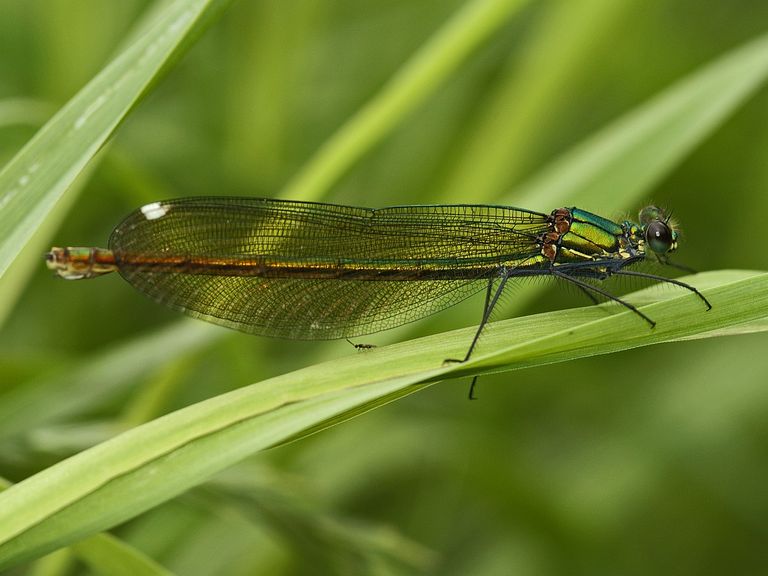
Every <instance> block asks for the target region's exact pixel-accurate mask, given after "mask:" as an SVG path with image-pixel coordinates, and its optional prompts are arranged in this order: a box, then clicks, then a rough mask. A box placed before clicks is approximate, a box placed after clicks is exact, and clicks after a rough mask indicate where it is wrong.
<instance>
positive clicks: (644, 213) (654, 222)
mask: <svg viewBox="0 0 768 576" xmlns="http://www.w3.org/2000/svg"><path fill="white" fill-rule="evenodd" d="M640 224H641V226H642V228H643V236H645V242H646V245H647V246H648V247H649V248H650V249H651V250H653V251H654V252H656V254H666V253H668V252H673V251H674V250H675V249H676V248H677V237H678V231H677V226H676V224H675V223H674V221H673V220H672V218H671V216H669V215H667V213H666V212H665V211H664V210H663V209H661V208H659V207H658V206H646V207H645V208H643V209H642V210H640Z"/></svg>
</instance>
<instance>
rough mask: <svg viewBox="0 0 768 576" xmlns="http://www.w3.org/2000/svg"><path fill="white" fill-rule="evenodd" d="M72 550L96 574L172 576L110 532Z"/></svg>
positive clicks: (74, 546) (99, 575)
mask: <svg viewBox="0 0 768 576" xmlns="http://www.w3.org/2000/svg"><path fill="white" fill-rule="evenodd" d="M72 552H73V553H74V555H75V556H76V557H77V558H78V559H80V560H81V561H82V562H83V563H84V564H85V565H86V566H88V567H89V568H90V569H91V570H92V571H93V573H94V574H97V575H98V576H171V574H172V572H170V571H169V570H166V569H165V568H163V567H162V566H161V565H160V564H158V563H157V562H155V561H154V560H152V559H151V558H149V557H148V556H147V555H146V554H144V553H142V552H141V551H139V550H137V549H136V548H134V547H133V546H129V545H128V544H126V543H125V542H123V541H122V540H119V539H117V538H115V537H114V536H111V535H110V534H97V535H96V536H92V537H91V538H88V539H86V540H83V541H82V542H78V543H77V544H75V545H73V546H72Z"/></svg>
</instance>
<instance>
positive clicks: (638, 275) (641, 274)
mask: <svg viewBox="0 0 768 576" xmlns="http://www.w3.org/2000/svg"><path fill="white" fill-rule="evenodd" d="M613 274H615V275H619V276H634V277H636V278H647V279H648V280H656V281H657V282H666V283H668V284H674V285H675V286H680V287H681V288H685V289H686V290H690V291H691V292H693V293H694V294H696V296H698V297H699V298H701V300H702V302H704V304H706V305H707V310H712V304H710V303H709V300H707V299H706V297H705V296H704V294H702V293H701V292H699V291H698V290H697V289H696V288H694V287H693V286H691V285H690V284H686V283H685V282H680V281H679V280H675V279H673V278H665V277H664V276H656V274H647V273H645V272H635V271H634V270H616V271H615V272H613Z"/></svg>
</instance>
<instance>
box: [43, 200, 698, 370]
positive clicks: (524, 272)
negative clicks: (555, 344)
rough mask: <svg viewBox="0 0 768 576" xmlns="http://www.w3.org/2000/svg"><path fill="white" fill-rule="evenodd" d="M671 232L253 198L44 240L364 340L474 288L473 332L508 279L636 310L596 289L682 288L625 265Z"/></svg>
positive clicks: (84, 271) (183, 292)
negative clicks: (72, 238) (554, 284)
mask: <svg viewBox="0 0 768 576" xmlns="http://www.w3.org/2000/svg"><path fill="white" fill-rule="evenodd" d="M677 242H678V231H677V229H676V226H675V225H674V223H673V222H672V221H671V219H670V218H669V217H668V216H667V215H666V214H665V212H664V211H663V210H661V209H660V208H657V207H655V206H649V207H647V208H644V209H643V210H641V212H640V214H639V219H638V222H632V221H629V220H625V221H622V222H614V221H612V220H608V219H606V218H603V217H601V216H598V215H596V214H592V213H590V212H586V211H584V210H580V209H578V208H558V209H556V210H553V211H552V212H551V213H549V214H545V213H541V212H534V211H531V210H524V209H521V208H514V207H509V206H492V205H471V204H466V205H463V204H462V205H433V206H429V205H425V206H419V205H415V206H395V207H390V208H382V209H372V208H359V207H354V206H341V205H336V204H324V203H314V202H295V201H287V200H270V199H262V198H238V197H197V198H184V199H177V200H166V201H163V202H154V203H152V204H148V205H146V206H143V207H142V208H139V209H138V210H136V211H134V212H133V213H131V214H130V215H129V216H128V217H127V218H126V219H125V220H123V222H121V223H120V224H119V225H118V226H117V227H116V228H115V229H114V231H113V232H112V235H111V236H110V239H109V249H102V248H52V249H51V251H50V252H49V253H48V254H47V255H46V259H47V265H48V267H49V268H51V269H52V270H55V271H56V272H57V273H58V274H59V275H60V276H62V277H63V278H67V279H80V278H92V277H94V276H100V275H102V274H106V273H109V272H113V271H115V270H116V271H117V272H119V273H120V275H122V276H123V278H125V279H126V280H127V281H128V282H129V283H130V284H132V285H133V286H134V287H135V288H137V289H138V290H140V291H141V292H144V293H145V294H147V295H148V296H149V297H150V298H152V299H154V300H156V301H158V302H160V303H162V304H165V305H166V306H168V307H170V308H173V309H175V310H180V311H182V312H184V313H186V314H189V315H190V316H194V317H196V318H201V319H203V320H207V321H209V322H213V323H215V324H220V325H223V326H227V327H229V328H235V329H237V330H242V331H244V332H249V333H251V334H259V335H265V336H277V337H285V338H295V339H310V340H315V339H334V338H349V337H354V336H361V335H365V334H370V333H373V332H378V331H380V330H385V329H388V328H393V327H395V326H399V325H401V324H405V323H407V322H411V321H413V320H416V319H418V318H422V317H424V316H426V315H428V314H431V313H433V312H437V311H438V310H441V309H443V308H446V307H448V306H451V305H453V304H456V303H457V302H459V301H461V300H463V299H465V298H467V297H469V296H470V295H472V294H474V293H476V292H479V291H482V290H485V304H484V309H483V316H482V321H481V323H480V325H479V327H478V329H477V331H476V333H475V336H474V338H473V339H472V342H471V344H470V346H469V349H468V350H467V353H466V356H465V357H464V359H463V360H461V361H466V360H467V359H469V357H470V355H471V354H472V351H473V349H474V348H475V345H476V344H477V339H478V337H479V336H480V333H481V332H482V330H483V327H484V326H485V325H486V323H487V322H488V319H489V317H490V315H491V312H492V311H493V308H494V307H495V306H496V303H497V302H498V300H499V296H500V295H501V293H502V292H503V290H504V287H505V285H506V283H507V282H508V281H509V280H510V279H512V278H518V277H523V276H553V277H555V278H558V279H560V280H563V281H565V282H568V283H571V284H573V285H575V286H577V287H579V288H580V289H581V290H583V291H584V292H585V293H587V294H588V295H590V296H591V297H592V299H593V300H595V301H596V299H595V297H594V295H595V294H597V295H600V296H603V297H605V298H607V299H609V300H613V301H615V302H618V303H619V304H621V305H622V306H624V307H626V308H628V309H629V310H631V311H632V312H634V313H635V314H636V315H637V316H639V317H640V318H642V319H643V320H645V321H646V322H647V323H648V324H650V326H651V327H653V326H654V325H655V323H654V321H653V320H652V319H651V318H649V317H648V316H647V315H645V314H644V313H643V312H641V311H640V310H638V309H637V308H636V307H635V306H633V305H632V304H630V303H629V302H626V301H624V300H622V299H621V298H619V297H616V296H614V295H612V294H611V293H610V292H608V291H607V290H605V289H603V288H602V287H601V286H599V282H598V281H600V280H604V279H606V278H608V277H610V276H634V277H642V278H646V279H650V280H654V281H658V282H666V283H669V284H674V285H677V286H680V287H682V288H685V289H687V290H690V291H691V292H693V293H694V294H696V295H697V296H698V297H699V298H700V299H701V300H702V301H703V302H704V303H705V304H706V306H707V309H710V308H711V305H710V303H709V302H708V301H707V299H706V298H705V297H704V296H703V295H702V294H701V293H700V292H699V291H698V290H697V289H696V288H694V287H693V286H690V285H688V284H686V283H684V282H680V281H678V280H673V279H670V278H666V277H663V276H657V275H655V274H647V273H644V272H638V271H632V270H628V269H627V268H628V267H629V266H631V265H633V264H637V263H639V262H642V261H643V260H646V258H649V257H652V258H653V259H655V260H657V261H659V262H661V263H663V264H670V262H669V261H668V256H667V255H668V254H669V253H670V252H672V251H674V250H675V249H676V247H677Z"/></svg>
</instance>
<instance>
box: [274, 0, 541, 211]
mask: <svg viewBox="0 0 768 576" xmlns="http://www.w3.org/2000/svg"><path fill="white" fill-rule="evenodd" d="M526 1H527V0H472V2H469V3H467V4H466V6H464V7H463V8H462V9H461V10H459V11H458V12H457V13H456V14H455V16H454V17H453V18H452V19H451V20H450V21H449V22H448V23H446V25H445V26H443V28H441V29H440V30H439V31H438V32H437V33H436V34H435V35H434V36H433V37H432V38H431V39H430V40H429V41H428V42H427V44H426V45H425V46H424V47H423V48H422V49H421V50H420V51H419V52H417V53H416V54H415V55H414V56H413V58H412V59H411V60H410V61H408V62H407V63H406V64H405V65H404V66H403V67H402V69H401V70H400V71H399V72H398V73H397V74H396V75H395V76H394V77H393V78H392V80H391V81H390V82H389V83H388V84H387V85H386V86H385V87H384V88H383V90H382V91H381V92H380V93H379V94H378V95H377V96H375V97H374V98H373V99H372V100H371V101H369V102H368V103H367V104H366V105H365V107H363V108H362V109H361V110H360V111H359V112H358V113H357V114H355V115H354V116H353V117H352V118H351V119H350V120H349V121H348V122H347V123H346V124H345V125H344V126H342V127H341V128H340V129H339V131H338V132H336V134H334V135H333V136H332V137H331V139H330V140H328V141H327V142H326V143H325V145H324V146H323V147H322V148H321V149H320V150H319V151H318V152H317V154H316V155H315V156H314V157H313V158H312V159H311V160H310V161H309V162H308V163H307V165H306V166H305V167H304V168H303V169H302V170H301V171H300V172H299V173H298V174H297V175H296V176H295V177H294V179H293V180H292V181H291V182H289V183H288V185H287V186H286V187H285V189H284V190H283V191H282V193H281V194H280V195H281V197H283V198H290V199H291V200H317V199H318V198H320V197H321V196H322V194H323V193H324V192H325V191H326V190H327V189H328V188H330V187H331V186H332V185H333V184H334V183H335V182H336V180H338V178H339V177H340V176H341V175H342V174H344V172H346V171H347V170H348V169H349V167H350V166H352V165H353V164H354V163H355V162H356V161H357V160H358V159H359V158H360V157H362V156H363V155H364V154H365V153H366V152H367V151H368V150H370V149H371V148H372V147H373V146H374V145H375V144H376V143H377V142H379V141H380V140H381V139H382V138H383V137H385V136H386V135H387V134H388V133H389V132H390V131H391V130H392V129H393V128H394V127H395V126H397V125H398V124H399V123H400V122H402V121H403V119H404V118H405V117H406V116H407V115H408V114H409V113H410V112H411V111H412V110H413V109H414V108H416V107H417V106H418V105H419V104H421V103H422V102H423V101H424V100H425V99H426V98H427V97H428V96H429V95H430V94H431V93H433V92H434V91H435V90H437V88H438V87H439V86H440V85H441V84H442V83H443V82H444V81H445V79H446V78H447V77H448V76H449V75H450V74H451V73H452V72H453V71H455V70H456V68H457V67H458V66H459V65H460V64H461V63H462V62H463V61H464V59H465V58H466V57H467V56H468V55H469V54H470V53H471V52H472V51H473V50H474V49H475V48H477V46H478V45H479V44H480V43H482V42H483V41H484V40H486V39H487V38H488V37H490V36H491V35H492V34H493V33H494V32H495V31H496V30H497V29H498V28H499V27H500V26H501V25H502V24H504V23H505V22H507V20H508V19H509V18H510V17H511V16H512V15H513V14H514V13H516V12H517V10H519V9H520V7H521V6H523V5H524V4H525V3H526Z"/></svg>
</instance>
